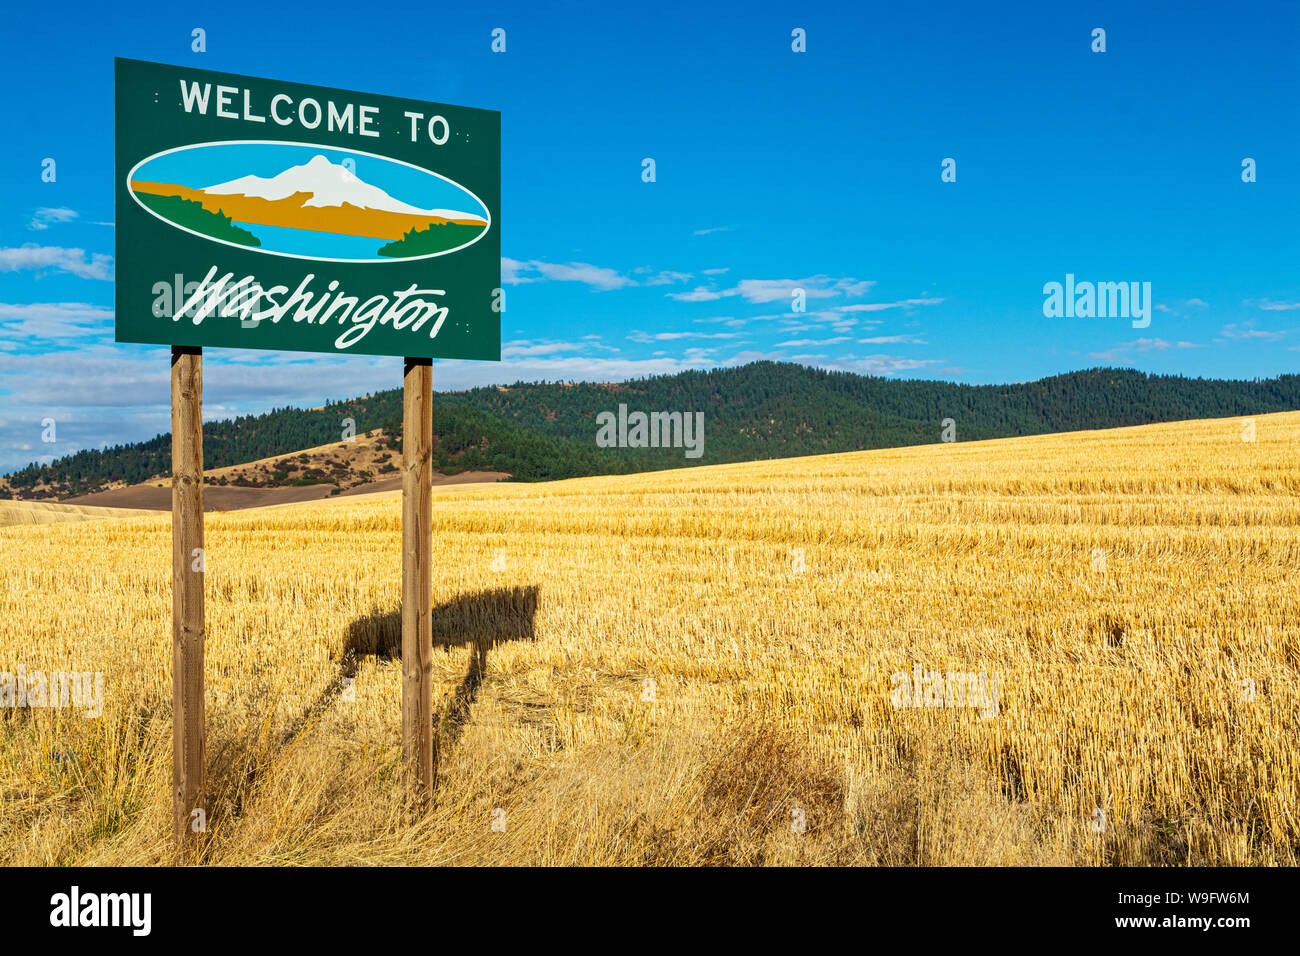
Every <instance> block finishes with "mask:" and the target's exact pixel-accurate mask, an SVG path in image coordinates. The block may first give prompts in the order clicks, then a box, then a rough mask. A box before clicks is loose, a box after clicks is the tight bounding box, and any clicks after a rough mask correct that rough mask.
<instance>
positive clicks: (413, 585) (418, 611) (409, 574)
mask: <svg viewBox="0 0 1300 956" xmlns="http://www.w3.org/2000/svg"><path fill="white" fill-rule="evenodd" d="M405 364H406V368H405V374H404V375H403V396H402V419H403V420H402V760H403V763H405V765H406V772H407V779H408V784H409V786H410V787H411V788H412V791H413V795H414V797H415V800H416V805H417V806H418V807H420V808H422V809H423V808H427V807H428V805H429V801H430V799H431V797H432V794H433V617H432V614H433V362H432V361H431V360H430V359H427V358H407V359H406V363H405Z"/></svg>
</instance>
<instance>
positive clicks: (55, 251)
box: [0, 243, 113, 280]
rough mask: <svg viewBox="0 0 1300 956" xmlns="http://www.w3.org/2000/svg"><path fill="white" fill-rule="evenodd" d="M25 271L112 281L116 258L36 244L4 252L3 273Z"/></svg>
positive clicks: (0, 252)
mask: <svg viewBox="0 0 1300 956" xmlns="http://www.w3.org/2000/svg"><path fill="white" fill-rule="evenodd" d="M21 269H32V270H41V269H57V270H58V271H60V272H70V273H72V274H73V275H75V276H79V277H80V278H82V279H104V280H111V279H112V278H113V257H112V256H109V255H104V254H103V253H99V252H96V253H93V254H91V255H89V256H88V255H87V254H86V250H84V249H64V248H62V247H61V246H38V245H34V244H32V243H27V244H26V245H22V246H18V247H12V246H11V247H8V248H4V249H0V272H17V271H19V270H21Z"/></svg>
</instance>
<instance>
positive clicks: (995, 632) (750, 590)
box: [0, 413, 1300, 865]
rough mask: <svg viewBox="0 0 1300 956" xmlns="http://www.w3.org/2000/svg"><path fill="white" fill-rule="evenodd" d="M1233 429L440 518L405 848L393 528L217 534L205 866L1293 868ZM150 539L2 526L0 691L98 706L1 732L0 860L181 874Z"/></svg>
mask: <svg viewBox="0 0 1300 956" xmlns="http://www.w3.org/2000/svg"><path fill="white" fill-rule="evenodd" d="M1255 427H1256V433H1255V440H1254V441H1253V442H1247V441H1243V434H1244V432H1243V429H1242V423H1241V421H1240V420H1237V419H1225V420H1217V421H1196V422H1183V423H1177V424H1169V425H1156V426H1145V427H1140V428H1128V429H1119V430H1114V431H1106V432H1086V433H1077V434H1067V435H1052V436H1043V437H1035V438H1025V439H1014V440H1005V441H995V442H982V443H969V444H948V445H932V446H926V447H917V448H906V449H895V450H887V451H876V452H862V453H855V454H845V455H831V456H825V457H817V458H806V459H798V460H784V461H772V462H759V463H753V464H741V465H726V466H714V467H702V468H691V469H684V470H681V471H676V472H666V473H665V472H658V473H653V474H647V475H634V476H630V477H615V478H594V479H579V480H573V481H566V482H558V483H553V484H542V485H504V486H490V487H478V488H474V489H470V490H465V491H463V492H462V491H449V492H448V493H446V494H442V495H439V496H436V497H435V499H434V504H433V507H434V552H435V559H436V565H435V570H434V592H435V599H436V602H437V603H436V605H435V608H434V641H435V662H434V667H435V679H436V682H437V683H436V684H435V695H436V696H435V706H436V708H437V709H440V711H441V713H442V717H441V720H440V725H439V731H438V746H437V764H438V766H437V791H436V803H435V805H434V807H433V809H432V810H431V811H430V812H429V813H428V814H427V815H424V816H422V817H420V818H419V819H417V820H416V821H415V822H414V824H413V825H411V826H406V825H405V823H404V817H405V813H406V809H405V806H404V802H403V797H402V787H401V785H400V780H401V776H400V755H399V742H400V734H401V707H400V699H401V665H400V661H397V660H395V659H394V658H393V656H392V655H393V654H395V653H396V652H397V649H398V648H399V645H400V639H399V626H398V620H399V619H398V600H399V594H400V575H401V556H400V538H401V527H400V522H401V513H400V499H399V497H398V496H397V495H390V496H380V497H370V498H361V499H353V500H350V501H349V500H335V501H322V502H309V503H302V504H298V505H292V506H282V507H277V508H270V509H259V510H251V511H243V512H237V513H224V514H214V515H210V516H209V517H208V520H207V548H208V565H207V579H206V593H207V615H208V617H207V628H208V630H207V667H206V669H207V686H208V711H207V713H208V753H207V759H208V793H209V797H208V800H207V807H208V813H209V819H208V828H207V832H206V834H205V836H204V837H203V839H202V845H201V848H200V855H199V857H198V859H199V861H200V862H206V863H211V864H240V863H253V864H295V865H298V864H313V863H330V864H378V863H430V864H432V863H451V864H516V863H518V864H525V863H540V864H571V863H572V864H578V863H581V864H646V863H662V864H713V863H729V864H785V863H807V864H820V863H828V864H829V863H839V864H948V863H961V864H1079V865H1098V864H1106V865H1109V864H1172V865H1182V864H1194V865H1199V864H1290V865H1294V864H1296V863H1297V862H1298V859H1297V857H1298V856H1300V852H1298V849H1300V811H1298V810H1297V772H1298V770H1300V754H1298V752H1297V751H1298V749H1300V744H1298V743H1297V741H1298V740H1300V703H1298V700H1297V690H1298V680H1297V672H1298V667H1300V614H1297V611H1300V593H1298V592H1297V587H1296V570H1297V568H1298V567H1300V506H1298V503H1300V502H1298V496H1300V456H1297V453H1296V449H1297V448H1300V413H1288V414H1281V415H1269V416H1260V417H1258V418H1257V419H1255ZM169 522H170V519H169V517H168V516H167V515H155V516H147V517H132V518H123V519H118V520H107V521H104V520H101V521H89V522H78V523H69V524H58V525H48V526H42V527H40V528H39V529H35V528H31V527H25V526H16V527H5V528H2V529H0V669H5V670H10V671H13V670H14V669H15V668H16V667H17V666H18V665H20V664H21V665H24V666H25V668H26V670H27V671H28V672H31V671H35V670H38V669H43V670H45V671H72V670H76V671H102V672H103V673H104V688H105V690H104V711H103V715H102V717H100V718H99V719H88V718H86V717H84V716H82V714H81V713H80V712H78V711H75V710H73V709H71V708H68V709H51V708H39V707H32V708H27V709H16V708H4V709H3V710H2V711H0V714H2V715H0V801H2V803H0V858H3V859H4V860H5V861H6V862H9V863H26V864H52V863H57V864H70V863H80V864H151V863H165V862H169V861H170V859H171V857H170V855H169V849H168V839H169V835H170V830H171V795H170V792H169V784H170V772H171V724H170V711H171V682H170V668H171V538H170V527H169ZM38 535H39V536H38ZM443 643H445V646H446V649H445V652H444V651H443V650H440V649H439V648H440V645H442V644H443ZM918 672H919V673H918ZM932 672H937V673H938V674H939V675H941V677H940V679H941V680H942V681H943V683H942V686H939V685H936V684H934V682H933V681H932V679H931V677H930V675H931V674H932ZM950 673H951V674H957V675H972V680H975V679H976V677H977V678H978V679H977V680H976V682H975V683H974V684H972V685H971V687H978V688H979V693H978V694H977V693H975V691H973V690H972V691H971V693H970V694H969V695H967V696H963V693H962V690H963V686H964V685H963V684H962V682H961V678H960V677H959V678H958V679H957V680H956V682H955V686H956V687H957V690H956V692H955V693H954V692H953V690H952V688H953V686H954V681H953V680H952V679H949V678H948V677H947V676H946V675H948V674H950ZM913 675H916V676H917V677H919V678H921V679H920V680H919V681H917V683H918V685H924V687H923V688H922V687H921V686H918V688H917V689H916V693H915V695H914V697H913V698H912V699H911V702H912V703H917V704H924V705H926V706H896V704H899V703H900V693H901V692H900V686H901V687H902V688H910V686H911V683H912V679H913ZM349 681H351V683H349ZM968 689H969V688H968ZM910 692H911V691H910V690H909V693H910ZM437 695H440V698H439V696H437ZM439 699H440V700H441V703H440V704H439V703H438V701H439ZM907 702H908V700H907V699H906V698H903V699H902V700H901V703H907Z"/></svg>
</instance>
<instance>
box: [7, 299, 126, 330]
mask: <svg viewBox="0 0 1300 956" xmlns="http://www.w3.org/2000/svg"><path fill="white" fill-rule="evenodd" d="M112 323H113V310H112V309H109V308H105V307H103V306H98V305H88V304H86V303H84V302H33V303H29V304H26V305H13V304H10V303H6V302H0V328H3V330H4V333H5V334H6V335H11V336H19V337H22V338H38V339H65V338H72V339H85V338H87V337H88V336H95V335H109V334H112V331H113V324H112Z"/></svg>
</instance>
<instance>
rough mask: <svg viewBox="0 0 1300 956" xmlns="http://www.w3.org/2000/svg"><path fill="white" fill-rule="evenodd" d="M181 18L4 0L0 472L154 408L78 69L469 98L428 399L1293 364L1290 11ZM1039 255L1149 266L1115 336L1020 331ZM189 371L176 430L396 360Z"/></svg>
mask: <svg viewBox="0 0 1300 956" xmlns="http://www.w3.org/2000/svg"><path fill="white" fill-rule="evenodd" d="M196 10H197V8H194V9H188V8H187V9H185V10H182V9H180V8H176V7H174V6H169V5H165V4H161V3H156V2H154V3H151V2H144V3H142V4H137V5H136V6H135V7H133V8H132V13H131V16H129V17H128V16H123V15H122V12H121V10H120V9H118V8H115V7H113V6H111V5H108V6H105V5H97V4H91V3H66V2H60V0H52V2H51V3H47V4H17V5H12V4H11V5H10V8H8V9H7V10H6V13H5V16H6V24H5V25H6V29H5V30H4V31H3V33H2V34H0V74H2V75H3V79H4V81H5V84H6V88H7V89H8V90H9V91H10V95H7V96H5V97H2V98H0V128H3V129H4V130H5V131H6V141H5V149H4V150H0V470H5V469H7V468H8V467H13V466H19V465H22V464H25V463H26V462H27V461H30V460H32V459H33V458H38V457H39V458H43V459H48V458H49V457H51V456H56V455H63V454H67V453H69V452H71V451H75V450H76V449H77V448H79V447H86V446H88V445H94V446H98V445H99V444H100V443H101V442H103V441H108V442H109V443H110V444H111V443H113V442H118V441H126V440H137V439H140V438H148V437H152V436H153V435H155V434H157V433H160V432H166V431H168V430H169V428H170V424H169V417H168V411H167V410H168V358H167V350H166V349H162V348H154V347H148V346H125V345H117V344H115V343H113V341H112V308H113V276H114V264H113V259H112V256H113V227H112V225H111V224H112V221H113V200H112V197H113V180H114V170H113V149H112V143H113V99H112V86H113V84H112V76H113V61H112V58H113V56H115V55H116V56H126V57H137V58H140V59H146V60H156V61H160V62H164V63H172V64H177V65H182V66H183V65H187V64H189V65H193V66H195V67H199V68H206V69H212V70H226V71H230V72H232V73H243V74H249V75H254V76H268V77H281V78H283V79H285V80H290V81H296V82H303V83H310V84H319V85H323V86H333V87H338V88H342V89H351V90H363V91H374V92H377V93H387V94H392V95H396V96H406V97H411V98H415V99H425V100H431V101H436V102H445V103H458V104H464V105H467V106H480V107H485V108H489V109H497V110H500V111H501V112H502V216H501V222H500V223H499V226H500V228H501V238H502V255H503V257H504V261H503V268H502V277H503V283H504V285H505V288H506V291H507V309H506V312H505V313H504V315H503V319H502V339H503V361H502V362H501V363H470V362H447V361H439V362H437V363H435V383H436V387H438V388H455V387H464V386H467V385H471V384H493V383H502V384H508V383H511V382H514V381H517V380H521V379H522V380H535V379H547V380H551V381H556V380H563V379H579V380H588V381H614V380H619V379H625V378H629V377H635V376H640V375H648V374H656V373H661V372H673V371H677V370H680V369H687V368H707V367H711V366H725V365H734V364H738V363H742V362H746V361H750V360H753V359H756V358H774V359H782V360H787V361H795V362H803V363H805V364H808V365H815V366H819V367H825V368H836V369H847V370H851V371H857V372H867V373H873V374H880V375H889V376H919V377H940V378H945V379H951V380H956V381H960V382H970V383H978V382H1008V381H1024V380H1027V379H1034V378H1039V377H1042V376H1046V375H1053V374H1058V373H1061V372H1066V371H1070V370H1073V369H1079V368H1088V367H1094V366H1099V365H1116V366H1130V367H1135V368H1138V369H1142V370H1145V371H1149V372H1159V373H1172V374H1183V375H1188V376H1215V377H1238V378H1251V377H1255V376H1272V375H1277V374H1280V373H1288V372H1294V371H1295V370H1296V366H1297V359H1300V267H1298V263H1300V229H1297V226H1296V224H1297V222H1300V187H1298V186H1297V184H1298V183H1300V125H1297V123H1296V122H1295V112H1296V104H1297V103H1300V70H1297V69H1296V59H1295V53H1294V49H1293V47H1294V44H1295V37H1296V36H1297V35H1300V4H1296V3H1294V2H1291V0H1287V2H1283V0H1264V2H1261V3H1259V4H1254V5H1250V6H1247V7H1242V6H1239V5H1237V6H1234V5H1231V4H1209V3H1187V2H1185V0H1154V2H1149V3H1141V4H1135V3H1127V2H1126V3H1118V2H1098V3H1090V4H1087V5H1082V4H1068V5H1067V4H1055V3H1042V2H1041V0H1009V2H1006V3H1001V4H998V5H997V7H996V8H992V7H989V6H988V5H983V4H972V3H966V2H956V0H939V2H935V3H929V4H885V5H879V4H860V3H849V2H842V3H800V4H791V3H788V2H783V3H764V2H761V0H760V2H746V3H738V2H734V3H717V4H699V3H693V2H692V3H678V2H672V0H663V2H657V3H655V4H653V5H652V6H650V7H646V6H644V5H636V4H624V5H610V4H605V3H596V2H594V0H593V2H561V3H557V4H548V5H538V4H532V3H522V2H506V3H500V4H496V5H493V6H491V7H483V6H481V5H474V4H461V5H439V6H437V7H432V6H429V5H428V4H416V3H406V4H403V3H401V2H397V3H393V4H389V5H386V6H385V7H384V8H383V10H382V12H380V11H378V10H375V11H372V10H369V9H366V8H364V7H358V6H357V5H356V4H355V3H351V2H346V3H345V2H342V0H314V2H312V3H311V4H307V3H303V2H294V0H286V2H285V3H283V4H280V5H278V6H277V7H276V10H275V15H274V16H273V17H272V18H271V19H270V20H269V21H268V19H267V7H266V4H265V3H264V2H258V3H251V2H246V0H230V2H227V3H222V4H219V5H217V6H213V7H210V8H209V7H204V8H203V11H204V12H201V13H197V12H195V11H196ZM250 23H270V24H271V27H270V28H268V29H249V28H248V24H250ZM340 24H344V25H345V26H344V27H343V28H340ZM290 26H291V28H292V29H291V30H290V32H291V33H292V37H291V41H292V42H286V36H287V34H286V32H285V31H286V29H289V27H290ZM195 27H202V28H204V29H205V30H206V31H207V34H206V36H207V50H206V52H203V53H197V52H193V51H192V49H191V43H192V38H191V31H192V30H193V29H194V28H195ZM1099 27H1100V28H1104V29H1105V30H1106V37H1107V50H1106V52H1105V53H1094V52H1092V50H1091V44H1092V31H1093V30H1094V29H1095V28H1099ZM495 28H501V29H504V30H505V31H506V36H507V49H506V52H505V53H493V52H492V49H491V43H492V31H493V30H494V29H495ZM795 28H801V29H804V30H805V31H806V36H807V51H806V52H804V53H795V52H793V51H792V49H791V31H792V30H793V29H795ZM34 78H35V79H34ZM304 138H306V137H304ZM45 157H52V158H54V159H56V160H57V162H58V178H57V181H56V182H54V183H45V182H42V181H41V178H40V172H41V167H40V164H41V161H42V159H43V158H45ZM647 157H649V158H653V159H654V160H655V163H656V181H655V182H653V183H647V182H644V181H643V179H642V168H643V167H642V161H643V159H645V158H647ZM946 157H953V158H955V159H956V160H957V181H956V182H955V183H943V182H941V181H940V164H941V162H942V160H943V159H944V158H946ZM1246 157H1250V158H1253V159H1254V160H1255V161H1256V162H1257V164H1258V181H1257V182H1254V183H1244V182H1242V179H1241V163H1242V160H1243V158H1246ZM269 171H270V170H268V172H269ZM358 174H359V175H362V176H363V178H364V175H365V173H364V172H363V171H362V169H361V167H360V166H359V167H358ZM385 188H386V187H385ZM394 195H397V193H396V192H394ZM402 198H404V199H405V198H406V197H404V196H403V197H402ZM494 228H495V227H494ZM1067 273H1072V274H1074V275H1075V276H1077V277H1078V278H1079V279H1081V280H1083V279H1087V280H1091V281H1139V282H1150V283H1151V288H1152V298H1153V300H1154V304H1153V308H1152V313H1151V323H1150V325H1149V326H1148V327H1146V328H1142V329H1135V328H1132V327H1131V324H1130V322H1129V321H1128V320H1126V319H1122V318H1105V319H1102V318H1090V319H1083V318H1047V317H1045V316H1044V315H1043V302H1044V295H1043V291H1042V290H1043V286H1044V284H1045V283H1048V282H1062V281H1063V280H1064V278H1065V276H1066V274H1067ZM793 288H803V289H804V290H806V292H807V293H808V300H807V304H808V309H807V312H805V313H799V314H795V313H793V312H792V310H791V290H792V289H793ZM205 357H206V361H205V375H204V380H205V396H204V398H205V405H204V410H205V414H206V415H208V416H209V417H228V416H230V415H233V414H243V413H251V412H257V411H263V410H266V409H268V408H270V407H273V406H283V405H286V404H298V405H306V406H312V405H318V404H320V403H321V402H322V401H323V400H325V399H330V398H343V397H347V396H352V395H360V394H365V393H367V392H369V391H371V390H373V389H377V388H391V387H395V386H397V385H399V384H400V382H401V361H400V359H385V358H373V357H368V356H349V357H334V356H311V355H305V354H289V353H283V354H281V353H259V352H248V351H238V350H222V349H213V350H210V352H209V353H208V354H206V356H205ZM46 416H49V417H54V418H55V419H56V420H57V421H58V422H59V428H58V436H59V440H58V442H57V443H55V444H53V445H45V444H42V442H41V440H40V435H41V425H40V422H41V419H42V418H43V417H46Z"/></svg>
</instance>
